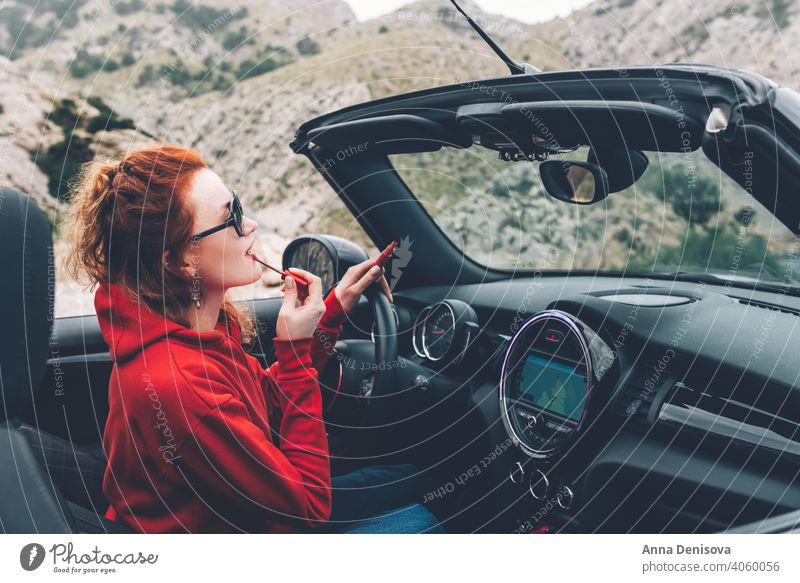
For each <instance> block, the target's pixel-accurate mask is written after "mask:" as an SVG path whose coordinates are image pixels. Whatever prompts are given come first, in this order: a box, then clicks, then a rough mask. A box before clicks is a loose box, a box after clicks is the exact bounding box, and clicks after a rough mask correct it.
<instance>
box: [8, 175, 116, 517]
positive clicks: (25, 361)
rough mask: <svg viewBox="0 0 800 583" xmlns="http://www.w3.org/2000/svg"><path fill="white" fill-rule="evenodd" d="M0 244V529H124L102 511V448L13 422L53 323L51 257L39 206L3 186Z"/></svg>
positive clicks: (29, 396) (25, 407) (30, 408)
mask: <svg viewBox="0 0 800 583" xmlns="http://www.w3.org/2000/svg"><path fill="white" fill-rule="evenodd" d="M0 250H1V251H2V252H0V273H2V278H3V281H4V283H3V286H2V288H0V290H2V291H0V322H2V323H3V331H2V333H0V467H2V468H3V471H2V473H0V532H5V533H75V532H131V531H130V530H129V529H127V528H126V527H124V526H123V525H120V524H118V523H116V522H113V521H110V520H106V519H105V518H104V517H103V516H102V514H103V513H104V511H105V509H106V508H107V502H106V501H105V500H104V498H103V497H102V490H101V487H100V486H101V482H102V476H103V472H104V470H105V464H106V461H105V457H104V456H103V454H102V449H100V448H98V447H94V448H92V447H85V446H78V445H74V444H72V443H70V442H69V441H68V440H65V439H61V438H59V437H56V436H53V435H50V434H47V433H45V432H42V431H39V430H38V429H37V428H36V427H34V426H32V425H29V424H24V423H22V422H20V421H19V419H20V418H24V419H35V418H36V414H35V413H36V412H35V409H34V397H35V394H36V390H37V388H38V386H39V382H40V380H41V378H42V375H43V374H44V371H45V368H46V365H47V357H48V352H49V348H50V334H51V331H52V326H53V305H54V300H55V262H54V260H55V258H54V257H53V238H52V231H51V227H50V223H49V222H48V220H47V218H46V217H45V215H44V213H43V212H42V211H41V209H39V208H38V207H37V206H36V204H35V203H34V202H33V201H32V200H31V199H30V198H29V197H27V196H25V195H24V194H23V193H21V192H19V191H17V190H13V189H8V188H4V189H0Z"/></svg>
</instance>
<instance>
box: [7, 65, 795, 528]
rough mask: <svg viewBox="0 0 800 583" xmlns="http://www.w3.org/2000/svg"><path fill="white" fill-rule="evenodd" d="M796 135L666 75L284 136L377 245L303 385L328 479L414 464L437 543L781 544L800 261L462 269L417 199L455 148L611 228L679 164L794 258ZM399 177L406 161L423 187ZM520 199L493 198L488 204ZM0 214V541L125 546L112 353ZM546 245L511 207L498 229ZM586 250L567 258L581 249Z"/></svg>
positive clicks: (481, 91) (373, 114) (330, 266)
mask: <svg viewBox="0 0 800 583" xmlns="http://www.w3.org/2000/svg"><path fill="white" fill-rule="evenodd" d="M798 126H800V96H798V95H797V94H796V93H794V92H792V91H789V90H787V89H783V88H780V87H777V86H776V85H775V84H774V83H772V82H771V81H769V80H767V79H764V78H762V77H760V76H757V75H754V74H751V73H746V72H741V71H728V70H722V69H719V68H715V67H705V66H688V65H674V66H669V67H663V68H651V67H642V68H629V69H626V71H625V75H620V72H619V71H616V70H613V69H592V70H583V71H564V72H552V73H549V72H548V73H539V74H537V75H536V76H535V77H531V76H530V75H527V74H520V75H511V76H508V77H498V78H494V79H487V80H483V81H470V82H464V83H460V84H456V85H450V86H445V87H438V88H435V89H430V90H426V91H418V92H414V93H409V94H404V95H399V96H394V97H389V98H384V99H380V100H377V101H372V102H369V103H366V104H362V105H358V106H353V107H348V108H345V109H343V110H340V111H337V112H333V113H330V114H327V115H324V116H321V117H319V118H315V119H313V120H309V121H308V122H306V123H304V124H303V125H302V126H300V127H299V128H298V129H297V132H296V135H295V139H294V141H293V142H292V143H291V148H292V150H293V151H294V152H295V154H297V155H301V156H305V157H306V158H307V159H308V161H309V162H310V163H311V164H313V165H314V166H315V167H316V169H317V170H318V171H319V172H320V174H321V175H322V176H323V177H324V179H325V180H326V182H327V183H328V184H329V185H330V187H331V188H332V190H333V191H334V192H335V194H336V195H337V196H338V197H339V198H340V199H341V200H342V201H343V202H344V204H345V206H346V207H347V209H348V211H349V212H350V213H351V214H352V215H353V217H354V219H355V220H356V221H357V222H358V224H359V225H360V227H361V228H362V229H363V231H364V233H365V234H366V235H367V236H368V237H369V238H370V239H371V241H372V242H373V243H374V244H375V246H376V247H377V248H379V249H382V248H384V247H385V246H386V245H388V244H389V243H390V242H392V241H398V242H401V243H400V245H399V246H398V248H397V249H396V251H395V254H394V256H393V257H392V259H391V260H390V263H389V264H388V265H387V269H386V273H387V276H391V277H390V283H391V284H392V286H393V287H392V295H393V296H394V301H393V302H392V303H390V302H389V301H388V299H387V298H386V297H385V296H384V295H383V293H382V292H381V291H380V290H379V289H378V287H377V286H373V287H372V288H370V289H369V290H368V291H367V292H366V293H365V295H364V297H362V299H361V303H360V304H359V306H358V308H357V309H356V311H355V313H354V314H352V315H351V316H350V317H349V319H348V322H347V323H346V325H345V329H344V331H343V333H342V335H341V337H340V338H339V340H338V341H337V342H336V345H335V347H332V348H333V349H335V355H336V357H335V358H331V359H330V361H329V363H328V365H327V367H326V369H325V370H324V371H319V372H320V385H321V390H322V392H323V402H324V408H325V421H326V424H327V427H328V433H329V442H330V449H331V463H332V469H333V472H334V474H336V473H343V472H347V471H350V470H353V469H356V468H358V467H360V466H362V465H365V464H376V463H413V464H415V465H416V466H417V467H418V468H420V469H421V470H422V471H423V472H424V473H425V474H426V476H427V477H428V478H429V479H430V483H431V484H433V489H432V490H431V491H430V492H427V493H424V494H423V497H422V499H421V500H420V503H423V502H424V503H425V504H426V506H427V507H428V508H430V509H431V510H432V511H433V512H434V513H435V514H436V515H437V517H439V518H440V520H441V521H442V524H443V526H444V528H445V530H446V531H447V532H448V533H466V532H480V533H484V532H485V533H512V532H515V533H521V532H547V533H559V532H565V533H593V532H613V533H623V532H642V533H710V532H787V531H792V530H795V529H797V528H800V526H798V525H799V524H800V480H798V471H799V470H800V384H799V383H798V377H799V375H800V369H799V368H798V365H797V361H796V360H795V359H794V358H793V356H792V355H793V347H795V346H797V345H798V343H799V342H800V326H798V323H800V288H798V287H796V279H795V276H794V275H792V273H790V272H789V270H790V269H797V251H798V250H800V249H797V248H796V247H791V246H790V247H789V251H787V252H785V253H784V254H783V255H782V261H783V262H782V263H780V265H781V266H782V267H783V268H784V269H785V270H786V272H785V273H777V274H772V275H774V276H775V277H772V278H768V277H765V276H764V274H761V276H760V277H744V276H742V275H739V276H737V277H726V276H725V274H720V273H713V272H712V271H710V270H704V271H703V272H694V271H687V270H685V269H681V268H680V266H678V267H675V266H673V267H675V268H674V269H672V270H671V271H670V270H666V269H664V270H662V269H649V270H648V269H619V268H615V269H597V268H594V269H587V268H582V267H580V266H578V267H574V266H571V265H570V264H569V263H563V261H562V259H563V257H562V259H559V261H556V262H555V263H554V264H553V265H550V266H548V265H547V264H536V263H532V264H530V265H526V264H522V265H511V264H506V263H504V262H503V261H501V260H500V259H502V258H501V257H499V256H496V254H492V253H489V254H488V255H485V256H480V254H479V253H478V252H477V251H476V252H475V253H472V252H471V249H473V248H474V249H479V247H480V246H481V245H484V246H485V245H486V240H484V239H485V238H482V237H480V236H478V237H477V238H475V237H473V238H472V241H473V242H472V243H469V244H467V243H464V242H463V241H460V240H459V239H458V231H457V230H454V228H453V227H452V225H449V224H448V223H446V221H445V219H444V218H442V217H444V216H445V215H446V214H447V213H446V212H441V213H440V214H437V213H439V211H437V210H436V209H435V208H434V207H435V204H434V202H435V201H434V202H431V201H428V200H427V199H426V192H425V191H424V188H425V184H431V182H425V180H429V175H430V174H431V173H436V172H452V168H451V167H449V166H448V164H449V163H450V162H451V161H452V160H455V159H456V158H455V156H460V155H464V156H467V155H472V154H473V153H476V152H477V153H478V154H480V155H483V156H486V157H491V158H492V164H494V165H495V166H493V167H494V168H499V169H500V170H499V171H498V172H506V169H512V168H528V169H532V172H535V173H537V174H536V176H535V181H536V182H537V186H536V187H535V188H536V191H535V194H536V196H540V198H541V200H542V201H547V202H542V204H547V205H552V206H554V207H557V208H558V209H559V211H558V212H560V213H567V214H568V213H570V212H575V213H579V212H587V213H589V212H592V209H597V208H600V207H601V206H602V205H604V204H606V205H607V204H613V205H616V206H615V207H614V208H617V209H624V208H625V206H626V205H628V204H633V200H634V198H633V197H629V194H630V193H631V192H632V190H631V189H635V188H637V183H638V184H641V182H642V181H644V180H647V172H648V170H647V168H648V167H649V168H655V167H656V166H657V165H658V163H659V161H662V163H663V160H678V161H680V160H687V159H689V158H690V157H697V158H702V159H703V161H704V163H705V164H707V165H708V166H711V167H713V168H714V169H716V170H717V171H718V173H719V174H720V175H721V176H722V178H720V180H722V179H724V180H725V181H728V182H729V183H730V185H731V187H732V188H737V189H739V190H741V193H740V194H741V196H749V197H751V198H752V199H753V200H754V203H757V204H758V205H759V206H758V209H759V210H758V213H759V215H758V216H759V220H761V221H765V220H767V219H766V217H765V215H766V216H768V217H769V218H770V219H771V220H774V223H775V225H776V229H777V228H778V227H780V228H781V229H784V230H785V231H786V238H787V240H791V238H792V236H794V237H796V236H797V235H798V233H800V204H798V203H797V202H796V200H795V198H794V196H793V193H795V192H797V189H798V186H800V185H798V184H797V183H798V181H800V132H799V131H798V129H800V128H799V127H798ZM358 144H363V145H364V146H363V147H358V148H357V147H354V146H355V145H358ZM342 152H346V154H341V153H342ZM691 159H695V158H691ZM409 160H424V161H426V162H425V163H426V166H425V167H424V168H423V170H424V173H425V176H422V177H421V175H420V174H415V172H417V171H418V170H419V168H420V166H419V164H418V163H417V165H416V167H415V168H416V169H412V170H409V169H408V168H407V167H406V166H407V164H406V162H408V161H409ZM481 164H482V163H480V162H474V163H473V162H465V163H464V164H463V168H464V172H465V173H466V172H469V171H471V169H472V168H474V167H475V166H476V165H481ZM487 167H488V166H487ZM748 168H752V169H758V171H753V172H749V173H748V172H747V169H748ZM526 172H527V170H526ZM423 178H425V180H423ZM728 182H726V184H727V183H728ZM467 186H469V184H467ZM529 189H530V192H528V191H526V190H520V191H516V190H515V187H514V186H513V185H511V186H510V187H509V189H508V190H510V191H511V194H510V198H502V197H501V198H502V200H501V201H500V203H496V202H493V203H492V204H503V205H506V206H508V205H513V204H516V202H515V201H516V199H517V198H525V197H528V196H530V197H533V196H534V193H533V190H532V189H533V187H529ZM665 196H666V195H665ZM2 205H3V213H2V214H0V221H2V224H0V241H2V248H3V249H4V251H5V252H4V253H3V254H2V255H0V265H2V266H3V268H4V269H3V272H4V273H6V274H7V275H6V277H7V278H8V279H9V280H13V281H14V282H15V283H14V285H6V286H4V287H3V292H2V293H3V298H2V299H3V301H2V302H0V310H2V312H3V314H2V315H3V321H4V322H6V333H5V334H3V335H2V337H0V346H2V348H1V349H0V355H1V356H2V369H1V370H2V376H1V377H0V381H2V386H0V392H2V395H3V401H2V403H1V404H0V414H2V419H4V420H5V423H4V425H3V428H2V430H0V460H1V461H0V463H2V464H3V466H4V467H5V468H6V470H5V471H4V473H3V474H2V478H0V528H2V530H4V531H6V532H112V533H113V532H126V529H125V528H124V527H122V526H120V525H118V524H116V523H113V522H111V521H108V520H105V519H104V518H103V517H102V516H103V513H104V512H105V509H106V507H107V502H106V501H105V500H104V497H103V494H102V490H101V488H100V484H101V479H102V475H103V471H104V467H105V458H104V456H103V451H102V448H101V446H100V444H101V439H102V434H103V428H104V423H105V418H106V416H107V413H108V397H107V389H108V379H109V375H110V374H111V371H112V367H113V362H112V361H111V358H110V356H109V353H108V347H107V346H106V345H105V343H104V340H103V338H102V336H101V334H100V329H99V327H98V324H97V318H96V317H95V316H93V315H87V316H80V317H69V318H57V319H54V318H53V301H54V289H55V288H54V270H53V268H52V265H53V260H54V258H53V248H52V235H51V233H50V227H49V224H48V223H47V221H46V219H45V217H44V215H43V213H42V212H41V211H40V210H39V209H38V208H36V206H35V204H34V203H33V202H31V200H30V199H29V198H27V197H26V196H25V195H24V194H22V193H20V192H17V191H13V190H4V191H3V192H2ZM491 208H494V207H491ZM491 208H490V207H488V206H487V207H486V209H488V210H486V212H487V213H489V210H491ZM605 208H606V210H605V211H604V213H606V215H607V214H608V212H607V211H608V208H607V207H605ZM564 209H567V210H566V211H565V210H564ZM656 211H657V209H655V208H653V209H648V208H643V209H641V211H640V212H641V213H643V214H645V215H646V214H647V213H648V212H653V213H655V212H656ZM620 212H622V211H620ZM489 216H490V220H491V215H489ZM564 216H567V215H566V214H560V215H554V219H553V220H554V221H559V220H562V218H561V217H564ZM581 216H589V215H581ZM549 228H550V227H549V224H548V222H547V221H546V220H544V219H532V218H531V217H530V216H528V217H527V218H526V219H525V220H523V221H521V225H520V232H521V233H522V234H523V235H526V236H527V235H528V234H530V236H533V235H532V234H533V233H536V232H537V231H539V232H544V231H547V232H550V231H548V229H549ZM489 236H490V235H486V237H489ZM541 236H542V237H545V235H541ZM654 236H655V235H654ZM545 239H547V237H545ZM542 240H544V239H542ZM550 240H552V237H550V239H547V241H550ZM601 244H602V241H592V240H589V239H586V240H584V239H581V240H580V246H581V247H583V248H584V249H586V248H587V247H588V255H597V256H602V257H605V255H604V251H603V250H602V249H599V247H600V246H601ZM592 245H597V246H598V249H597V250H593V249H592ZM535 246H536V245H535V244H533V245H532V246H531V249H533V247H535ZM490 247H491V246H490ZM491 250H492V249H491V248H490V251H491ZM792 253H794V255H793V254H792ZM366 258H367V253H366V252H365V250H363V249H361V248H360V247H359V246H358V245H356V244H355V243H353V242H352V241H349V240H347V239H344V238H342V237H339V236H334V235H331V234H324V233H307V234H304V235H302V236H300V237H298V238H297V239H295V240H294V241H292V242H291V244H290V245H289V246H288V247H287V248H286V250H285V252H284V255H283V267H284V269H285V268H286V267H289V266H299V267H302V268H303V269H307V270H308V271H311V272H313V273H316V274H317V275H319V276H320V277H321V278H322V280H323V283H324V284H325V290H324V293H326V292H327V291H329V290H330V289H331V288H333V286H334V285H335V284H336V282H337V281H338V279H339V278H340V277H341V276H342V274H343V273H344V272H345V271H346V270H347V268H349V267H350V266H351V265H354V264H356V263H358V262H360V261H363V260H365V259H366ZM247 305H248V307H250V308H251V309H252V310H253V311H254V315H255V317H256V318H257V320H258V322H259V330H260V333H259V338H258V340H257V342H256V343H255V345H254V347H253V348H252V349H251V353H252V354H253V355H254V356H256V357H257V358H258V359H259V360H260V361H261V362H262V364H263V365H265V366H267V365H269V364H270V363H271V362H273V360H274V352H273V349H272V342H271V339H272V338H273V336H274V335H275V322H276V319H277V315H278V311H279V309H280V305H281V299H280V298H265V299H257V300H253V301H252V302H248V304H247ZM8 468H15V469H14V470H13V471H9V470H8Z"/></svg>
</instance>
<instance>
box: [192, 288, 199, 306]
mask: <svg viewBox="0 0 800 583" xmlns="http://www.w3.org/2000/svg"><path fill="white" fill-rule="evenodd" d="M192 302H194V305H195V307H196V308H198V309H199V308H200V294H199V293H198V292H196V291H195V290H192Z"/></svg>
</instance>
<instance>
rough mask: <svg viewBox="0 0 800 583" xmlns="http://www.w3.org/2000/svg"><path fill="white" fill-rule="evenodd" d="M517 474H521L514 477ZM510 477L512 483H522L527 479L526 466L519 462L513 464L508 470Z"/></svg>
mask: <svg viewBox="0 0 800 583" xmlns="http://www.w3.org/2000/svg"><path fill="white" fill-rule="evenodd" d="M515 475H519V478H518V479H516V480H515V479H514V476H515ZM508 479H509V480H511V483H512V484H521V483H522V481H523V480H524V479H525V468H523V467H522V464H521V463H519V462H514V463H513V464H511V469H510V470H509V471H508Z"/></svg>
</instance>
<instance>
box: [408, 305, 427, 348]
mask: <svg viewBox="0 0 800 583" xmlns="http://www.w3.org/2000/svg"><path fill="white" fill-rule="evenodd" d="M431 307H432V306H426V307H424V308H422V310H421V311H420V313H419V314H417V317H416V318H415V319H414V326H413V327H412V328H411V345H412V346H413V347H414V353H415V354H416V355H417V356H420V357H422V358H425V353H424V352H423V351H422V349H421V348H419V347H418V346H417V326H418V325H421V324H420V321H419V320H420V318H422V317H423V315H424V314H425V312H429V311H430V310H431ZM421 330H422V328H420V331H421ZM420 338H422V337H421V336H420Z"/></svg>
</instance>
